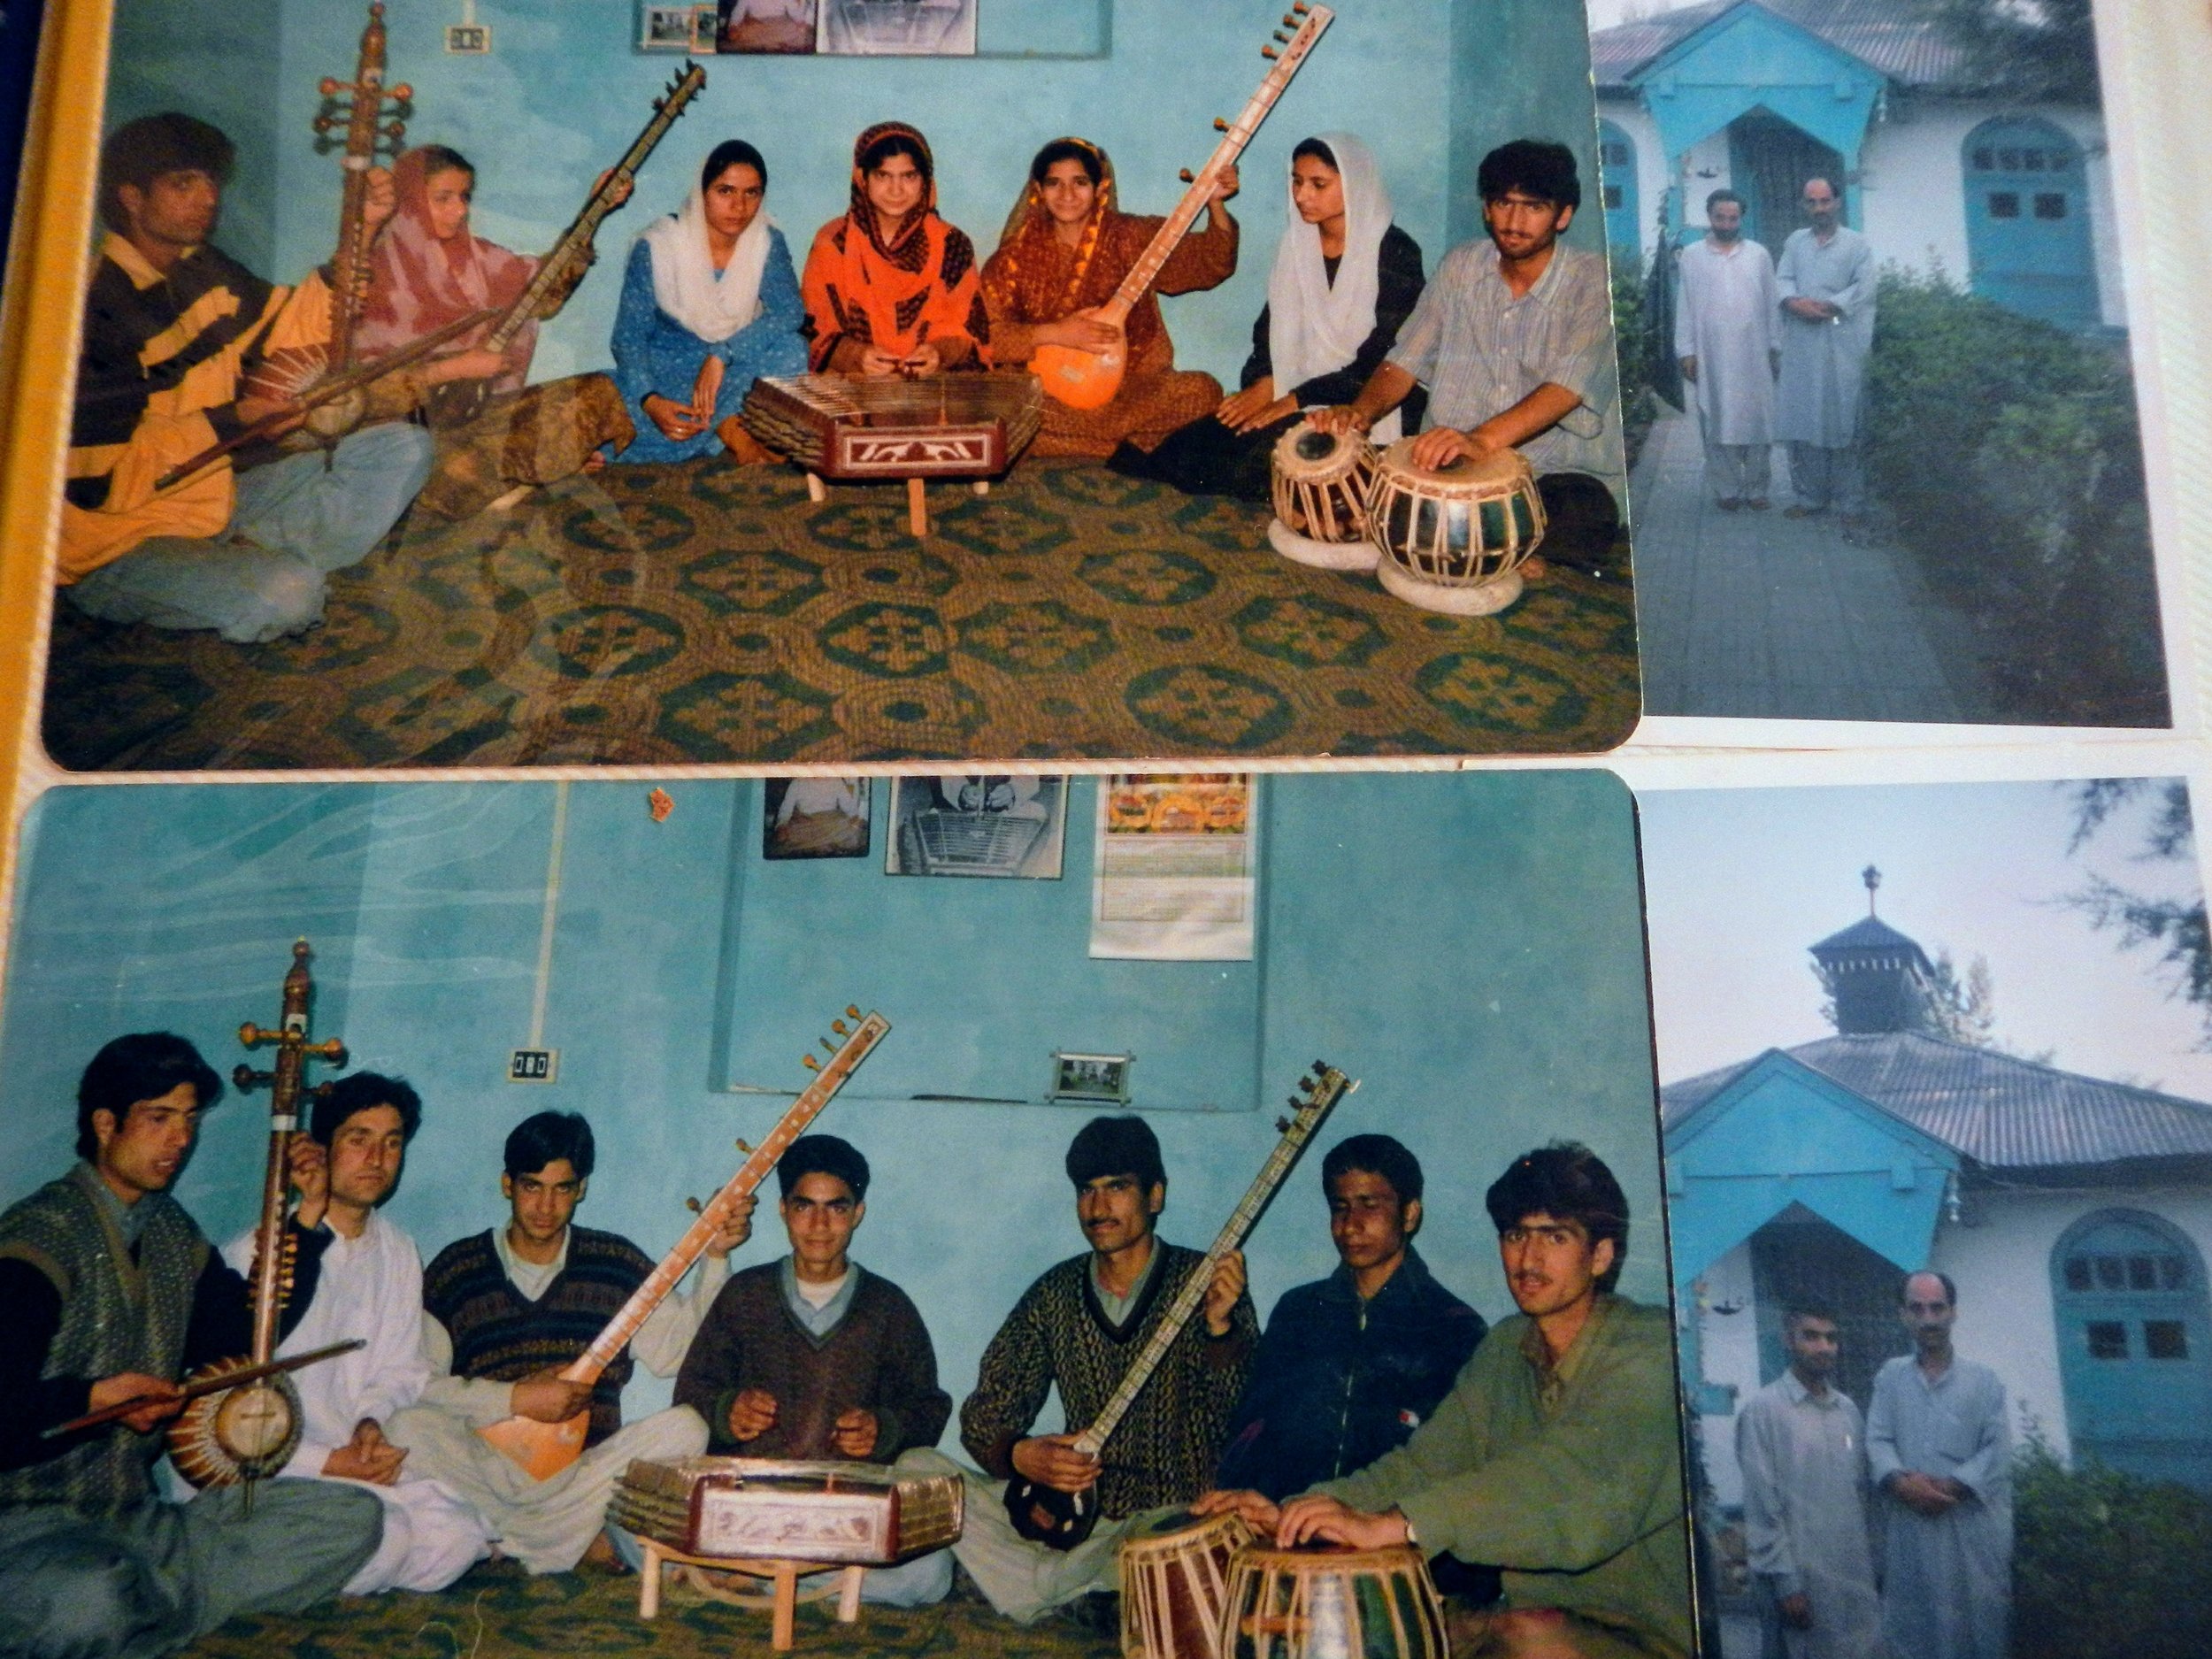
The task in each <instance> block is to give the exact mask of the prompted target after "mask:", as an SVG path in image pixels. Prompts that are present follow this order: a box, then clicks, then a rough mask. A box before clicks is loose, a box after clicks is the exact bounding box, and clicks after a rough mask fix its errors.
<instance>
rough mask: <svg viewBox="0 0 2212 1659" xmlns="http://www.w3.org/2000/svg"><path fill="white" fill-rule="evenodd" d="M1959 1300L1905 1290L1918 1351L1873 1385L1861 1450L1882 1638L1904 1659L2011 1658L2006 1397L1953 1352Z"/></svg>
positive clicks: (1942, 1282)
mask: <svg viewBox="0 0 2212 1659" xmlns="http://www.w3.org/2000/svg"><path fill="white" fill-rule="evenodd" d="M1957 1303H1958V1291H1957V1289H1956V1287H1955V1286H1953V1285H1952V1283H1951V1281H1950V1280H1949V1279H1946V1278H1944V1277H1943V1276H1942V1275H1941V1274H1939V1273H1915V1274H1913V1275H1912V1276H1911V1277H1910V1278H1909V1279H1906V1281H1905V1290H1904V1296H1903V1308H1902V1313H1903V1317H1904V1320H1905V1324H1906V1325H1907V1327H1908V1328H1909V1329H1910V1330H1911V1332H1912V1334H1913V1346H1914V1350H1915V1351H1914V1352H1913V1353H1912V1354H1911V1355H1910V1356H1909V1357H1906V1358H1903V1359H1893V1360H1891V1361H1890V1362H1889V1363H1887V1364H1886V1365H1884V1366H1883V1367H1882V1369H1881V1371H1880V1372H1879V1373H1878V1375H1877V1376H1876V1377H1875V1379H1874V1403H1873V1406H1872V1409H1870V1411H1869V1412H1868V1414H1867V1425H1866V1449H1867V1459H1868V1463H1869V1465H1870V1469H1871V1471H1872V1474H1873V1477H1874V1484H1875V1486H1876V1487H1877V1488H1878V1491H1879V1492H1880V1494H1881V1506H1882V1524H1883V1531H1884V1534H1885V1538H1884V1544H1885V1548H1884V1550H1883V1574H1882V1628H1883V1632H1884V1633H1885V1634H1886V1636H1887V1637H1888V1639H1889V1642H1890V1645H1891V1647H1894V1648H1895V1649H1896V1650H1897V1652H1898V1653H1900V1654H1901V1655H1908V1659H2008V1655H2009V1653H2010V1651H2011V1649H2010V1646H2009V1632H2010V1624H2011V1613H2012V1443H2011V1436H2010V1433H2009V1432H2008V1426H2007V1423H2006V1417H2005V1387H2004V1384H2003V1383H2001V1382H2000V1381H1999V1380H1998V1379H1997V1373H1996V1372H1994V1371H1991V1370H1990V1369H1989V1367H1988V1366H1986V1365H1978V1364H1976V1363H1974V1362H1973V1361H1971V1360H1963V1359H1960V1358H1959V1357H1958V1356H1956V1355H1955V1354H1954V1353H1953V1352H1952V1351H1951V1323H1952V1320H1953V1318H1954V1317H1955V1315H1956V1313H1957Z"/></svg>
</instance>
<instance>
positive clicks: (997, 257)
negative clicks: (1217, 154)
mask: <svg viewBox="0 0 2212 1659" xmlns="http://www.w3.org/2000/svg"><path fill="white" fill-rule="evenodd" d="M1236 191H1237V173H1236V169H1235V168H1234V167H1231V168H1229V169H1228V170H1227V171H1226V172H1225V173H1223V174H1222V175H1221V179H1220V181H1219V183H1218V184H1217V186H1216V188H1215V190H1214V195H1213V199H1212V200H1211V201H1210V202H1209V203H1208V204H1206V227H1205V229H1203V230H1202V231H1199V232H1197V233H1195V234H1191V235H1187V236H1186V237H1184V238H1183V240H1182V241H1181V242H1179V243H1178V244H1177V245H1176V249H1175V251H1174V252H1173V253H1171V254H1170V255H1169V256H1168V257H1167V263H1166V264H1164V265H1162V266H1161V267H1160V271H1159V274H1158V275H1157V276H1156V277H1155V278H1154V279H1153V280H1152V286H1151V287H1150V288H1148V289H1147V290H1146V292H1145V296H1144V297H1143V298H1142V299H1141V300H1139V301H1138V302H1137V303H1136V305H1135V307H1134V308H1133V310H1132V311H1130V313H1129V317H1128V320H1127V323H1126V324H1125V330H1126V333H1127V334H1128V350H1127V365H1128V366H1127V367H1126V368H1125V370H1124V371H1123V373H1122V381H1121V389H1120V390H1119V391H1118V392H1116V393H1115V394H1114V396H1113V397H1112V399H1111V400H1110V402H1108V403H1105V404H1104V405H1102V407H1100V408H1097V409H1088V410H1085V409H1071V408H1069V407H1068V406H1067V405H1066V404H1064V403H1059V402H1057V401H1056V400H1055V399H1052V398H1047V399H1046V400H1045V415H1044V426H1043V427H1042V428H1041V430H1040V431H1039V432H1038V434H1037V437H1036V440H1035V442H1033V443H1032V444H1031V445H1030V453H1031V454H1033V455H1080V456H1088V457H1094V458H1095V459H1100V460H1102V459H1104V458H1105V457H1107V456H1110V455H1111V454H1113V452H1114V451H1115V449H1117V448H1118V447H1119V446H1120V445H1121V444H1122V443H1124V442H1128V443H1133V444H1134V445H1136V447H1137V448H1138V449H1143V450H1147V451H1149V450H1151V449H1154V448H1156V446H1157V445H1158V444H1159V442H1160V441H1161V440H1162V439H1164V438H1165V437H1166V436H1167V434H1169V433H1171V432H1173V431H1175V430H1176V429H1177V428H1178V427H1179V426H1186V425H1187V424H1188V423H1190V422H1191V421H1193V420H1196V419H1199V418H1201V417H1202V416H1205V415H1210V414H1211V413H1212V412H1213V411H1214V410H1215V408H1216V407H1217V405H1218V404H1219V403H1220V402H1221V382H1220V381H1218V380H1216V379H1214V377H1213V376H1212V375H1210V374H1201V373H1194V372H1191V371H1187V370H1179V369H1177V368H1176V366H1175V346H1174V342H1172V341H1171V340H1170V339H1169V338H1168V334H1167V324H1166V322H1165V321H1164V319H1162V317H1161V315H1160V301H1159V297H1158V296H1160V295H1162V294H1189V293H1194V292H1196V291H1197V290H1199V289H1202V288H1213V287H1215V286H1217V284H1219V283H1222V282H1225V281H1227V280H1228V279H1229V278H1230V277H1231V276H1232V275H1233V274H1234V273H1235V272H1236V268H1237V222H1236V220H1234V219H1232V218H1230V217H1229V213H1228V210H1227V209H1226V208H1225V207H1224V206H1223V205H1222V204H1223V203H1224V202H1225V201H1226V200H1227V199H1228V198H1229V197H1230V196H1234V195H1235V194H1236ZM1162 223H1163V220H1162V219H1160V218H1159V217H1157V216H1156V215H1147V214H1136V213H1125V212H1123V211H1121V209H1120V207H1119V205H1118V204H1117V202H1116V199H1115V190H1114V165H1113V163H1112V162H1111V161H1110V160H1109V159H1108V158H1107V155H1106V152H1105V151H1104V150H1101V149H1100V148H1099V147H1098V146H1097V145H1096V144H1094V143H1092V142H1089V141H1088V140H1087V139H1081V138H1056V139H1054V140H1053V141H1052V142H1050V143H1049V144H1047V145H1046V146H1045V147H1044V148H1043V149H1042V150H1039V151H1038V152H1037V155H1036V158H1035V159H1034V160H1033V161H1032V162H1031V163H1030V164H1029V182H1028V185H1027V187H1026V188H1024V190H1023V191H1022V195H1021V199H1020V200H1019V201H1018V202H1017V203H1015V204H1014V211H1013V213H1012V214H1011V215H1010V217H1009V218H1008V219H1007V221H1006V229H1005V232H1004V234H1002V236H1001V237H1000V238H999V244H998V251H997V252H996V253H995V254H993V255H992V256H991V257H990V261H989V263H988V264H987V265H985V266H984V267H983V303H984V305H985V307H986V309H987V310H988V311H989V312H990V315H991V342H992V351H993V355H994V358H995V361H996V362H997V363H998V364H999V365H1001V366H1002V367H1006V368H1010V367H1012V366H1014V365H1016V364H1021V363H1026V362H1028V361H1029V359H1030V357H1031V356H1032V354H1033V353H1034V352H1035V350H1036V349H1037V348H1038V347H1040V346H1043V345H1063V346H1072V347H1075V348H1076V349H1079V350H1086V349H1104V348H1107V347H1110V346H1111V345H1112V344H1113V343H1114V336H1115V330H1114V329H1113V328H1112V327H1111V326H1110V325H1108V324H1105V323H1102V322H1100V321H1098V320H1097V319H1095V318H1094V317H1093V316H1092V315H1091V313H1092V311H1094V308H1096V307H1098V306H1100V305H1102V304H1104V303H1106V302H1107V301H1108V300H1109V299H1110V298H1112V297H1113V294H1114V290H1115V289H1116V288H1118V287H1120V286H1121V282H1122V279H1123V278H1125V277H1126V276H1127V275H1128V274H1129V271H1130V268H1131V267H1132V266H1133V265H1135V264H1136V263H1137V261H1138V260H1139V259H1140V258H1141V257H1143V254H1144V250H1145V249H1146V248H1147V247H1148V246H1149V245H1150V243H1151V241H1152V238H1153V236H1154V235H1155V234H1156V233H1157V232H1158V230H1159V228H1160V226H1161V224H1162Z"/></svg>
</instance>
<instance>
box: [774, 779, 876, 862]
mask: <svg viewBox="0 0 2212 1659" xmlns="http://www.w3.org/2000/svg"><path fill="white" fill-rule="evenodd" d="M869 800H870V795H869V787H868V780H866V779H865V778H770V779H767V780H764V787H763V789H762V790H761V824H760V856H762V857H763V858H865V857H866V856H868V806H869Z"/></svg>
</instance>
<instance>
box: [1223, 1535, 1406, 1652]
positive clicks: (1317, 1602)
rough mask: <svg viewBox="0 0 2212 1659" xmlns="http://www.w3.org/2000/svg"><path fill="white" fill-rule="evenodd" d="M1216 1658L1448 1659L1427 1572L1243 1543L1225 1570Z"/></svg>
mask: <svg viewBox="0 0 2212 1659" xmlns="http://www.w3.org/2000/svg"><path fill="white" fill-rule="evenodd" d="M1221 1633H1222V1644H1221V1659H1447V1655H1448V1654H1449V1652H1450V1648H1449V1647H1448V1643H1447V1641H1446V1639H1445V1634H1444V1604H1443V1602H1442V1601H1440V1600H1439V1598H1438V1596H1437V1594H1436V1586H1435V1584H1434V1583H1433V1582H1432V1580H1431V1579H1430V1578H1429V1566H1428V1563H1427V1562H1426V1561H1425V1560H1424V1559H1422V1555H1421V1552H1420V1551H1419V1550H1417V1549H1415V1548H1411V1547H1410V1546H1408V1545H1399V1546H1397V1547H1395V1548H1387V1549H1333V1548H1323V1549H1313V1548H1304V1549H1278V1548H1274V1547H1273V1546H1271V1545H1263V1544H1249V1545H1247V1546H1246V1547H1245V1548H1242V1549H1240V1550H1239V1551H1238V1552H1237V1557H1236V1561H1235V1563H1234V1564H1233V1566H1232V1567H1231V1568H1230V1570H1229V1601H1228V1608H1227V1610H1226V1612H1225V1614H1224V1616H1223V1623H1222V1632H1221Z"/></svg>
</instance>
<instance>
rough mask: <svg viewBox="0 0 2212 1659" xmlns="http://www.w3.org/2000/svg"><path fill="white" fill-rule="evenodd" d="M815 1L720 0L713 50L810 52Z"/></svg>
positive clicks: (815, 21) (813, 27) (816, 17)
mask: <svg viewBox="0 0 2212 1659" xmlns="http://www.w3.org/2000/svg"><path fill="white" fill-rule="evenodd" d="M719 12H720V26H719V27H718V29H717V31H716V34H715V42H714V43H715V50H717V51H723V52H811V51H812V50H814V42H815V31H816V27H817V25H818V21H819V19H818V16H817V12H818V0H721V4H720V8H719Z"/></svg>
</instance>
